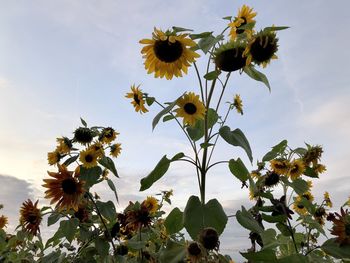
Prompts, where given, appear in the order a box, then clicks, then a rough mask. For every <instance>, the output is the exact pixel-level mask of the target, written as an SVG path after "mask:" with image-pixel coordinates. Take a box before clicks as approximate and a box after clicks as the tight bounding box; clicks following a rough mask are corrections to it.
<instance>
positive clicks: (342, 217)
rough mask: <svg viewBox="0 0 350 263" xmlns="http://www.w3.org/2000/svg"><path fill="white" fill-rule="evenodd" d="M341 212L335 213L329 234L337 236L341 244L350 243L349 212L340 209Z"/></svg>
mask: <svg viewBox="0 0 350 263" xmlns="http://www.w3.org/2000/svg"><path fill="white" fill-rule="evenodd" d="M340 212H341V214H338V213H335V216H334V218H332V221H333V227H332V231H331V234H332V235H335V236H337V242H338V243H339V244H341V245H350V214H349V211H348V210H347V209H346V210H345V211H344V209H343V208H341V210H340Z"/></svg>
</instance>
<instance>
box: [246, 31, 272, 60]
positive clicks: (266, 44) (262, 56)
mask: <svg viewBox="0 0 350 263" xmlns="http://www.w3.org/2000/svg"><path fill="white" fill-rule="evenodd" d="M277 40H278V39H277V38H276V36H275V35H274V34H269V35H261V36H258V37H257V38H256V39H255V41H254V42H253V44H252V45H251V47H250V54H251V55H252V59H253V60H254V61H255V62H256V63H258V64H259V63H263V62H267V61H269V60H270V59H271V58H272V56H273V55H274V54H275V53H276V52H277V47H278V46H277Z"/></svg>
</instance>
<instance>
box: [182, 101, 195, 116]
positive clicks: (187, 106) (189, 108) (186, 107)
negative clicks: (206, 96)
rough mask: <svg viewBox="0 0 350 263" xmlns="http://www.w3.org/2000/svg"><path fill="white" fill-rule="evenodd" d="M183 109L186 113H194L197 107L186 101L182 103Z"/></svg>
mask: <svg viewBox="0 0 350 263" xmlns="http://www.w3.org/2000/svg"><path fill="white" fill-rule="evenodd" d="M184 110H185V112H186V113H187V114H190V115H192V114H195V113H196V112H197V107H196V105H195V104H193V103H192V102H188V103H186V104H185V105H184Z"/></svg>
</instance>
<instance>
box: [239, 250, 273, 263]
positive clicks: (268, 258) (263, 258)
mask: <svg viewBox="0 0 350 263" xmlns="http://www.w3.org/2000/svg"><path fill="white" fill-rule="evenodd" d="M240 253H241V255H242V256H243V257H245V258H246V259H248V260H249V261H251V262H274V261H275V260H276V259H277V258H276V255H275V251H274V250H272V249H264V250H261V251H258V252H248V253H242V252H240Z"/></svg>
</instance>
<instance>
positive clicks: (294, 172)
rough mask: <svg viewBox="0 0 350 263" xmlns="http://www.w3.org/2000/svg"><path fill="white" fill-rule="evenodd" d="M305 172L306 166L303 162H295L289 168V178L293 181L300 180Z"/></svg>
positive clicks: (297, 160)
mask: <svg viewBox="0 0 350 263" xmlns="http://www.w3.org/2000/svg"><path fill="white" fill-rule="evenodd" d="M304 171H305V165H304V163H303V161H302V160H300V159H296V160H293V161H292V162H291V164H290V168H289V176H290V178H291V179H292V180H295V179H297V178H299V177H300V176H301V175H302V174H303V172H304Z"/></svg>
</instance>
